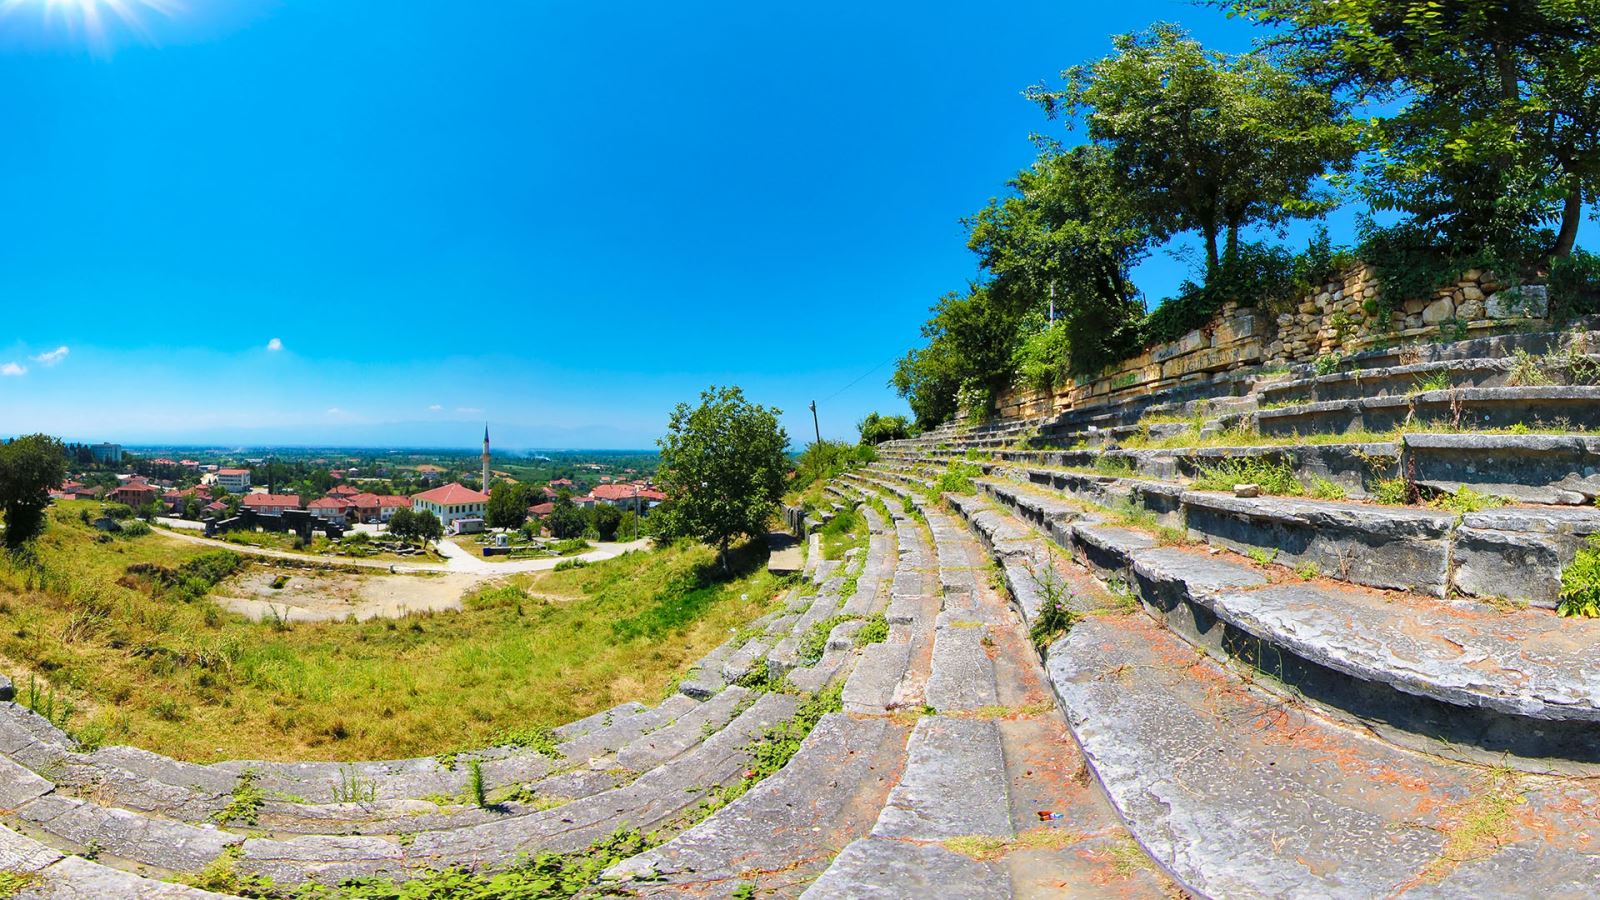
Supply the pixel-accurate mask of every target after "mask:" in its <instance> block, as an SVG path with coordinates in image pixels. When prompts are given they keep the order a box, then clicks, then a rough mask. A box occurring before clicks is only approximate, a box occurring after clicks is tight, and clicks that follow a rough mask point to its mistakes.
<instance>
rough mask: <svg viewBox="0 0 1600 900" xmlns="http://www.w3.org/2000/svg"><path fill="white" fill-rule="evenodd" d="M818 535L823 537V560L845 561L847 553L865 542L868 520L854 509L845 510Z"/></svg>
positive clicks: (820, 530) (829, 521) (830, 520)
mask: <svg viewBox="0 0 1600 900" xmlns="http://www.w3.org/2000/svg"><path fill="white" fill-rule="evenodd" d="M818 533H819V534H821V535H822V558H823V559H843V558H844V554H845V551H847V550H849V549H850V548H852V547H855V546H857V545H859V544H860V543H862V542H863V541H865V539H866V535H867V520H866V519H865V518H864V517H862V515H861V514H860V513H858V512H856V511H855V510H853V509H843V510H840V511H839V512H838V514H836V515H835V516H834V517H833V518H832V519H829V520H828V524H826V525H824V526H822V528H821V529H819V531H818Z"/></svg>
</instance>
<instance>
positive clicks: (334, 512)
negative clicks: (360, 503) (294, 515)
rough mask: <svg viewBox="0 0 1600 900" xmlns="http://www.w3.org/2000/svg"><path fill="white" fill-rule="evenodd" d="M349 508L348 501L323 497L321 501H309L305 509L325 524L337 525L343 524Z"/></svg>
mask: <svg viewBox="0 0 1600 900" xmlns="http://www.w3.org/2000/svg"><path fill="white" fill-rule="evenodd" d="M351 508H352V507H351V505H350V501H348V500H345V499H342V498H340V497H323V498H322V499H321V500H313V501H311V503H310V504H308V505H307V506H306V509H308V510H310V511H311V514H312V515H313V516H316V517H317V518H319V519H321V520H323V521H325V522H333V523H335V524H338V525H343V524H344V523H345V519H346V517H347V516H348V515H349V514H350V510H351Z"/></svg>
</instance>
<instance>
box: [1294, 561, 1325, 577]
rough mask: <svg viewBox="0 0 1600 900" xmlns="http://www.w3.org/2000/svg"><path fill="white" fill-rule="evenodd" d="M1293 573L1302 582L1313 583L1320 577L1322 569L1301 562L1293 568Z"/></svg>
mask: <svg viewBox="0 0 1600 900" xmlns="http://www.w3.org/2000/svg"><path fill="white" fill-rule="evenodd" d="M1294 573H1295V574H1296V575H1299V576H1300V578H1301V580H1302V581H1314V580H1316V579H1318V578H1321V577H1322V569H1320V568H1318V567H1317V564H1316V563H1314V562H1303V563H1301V564H1300V565H1298V566H1295V567H1294Z"/></svg>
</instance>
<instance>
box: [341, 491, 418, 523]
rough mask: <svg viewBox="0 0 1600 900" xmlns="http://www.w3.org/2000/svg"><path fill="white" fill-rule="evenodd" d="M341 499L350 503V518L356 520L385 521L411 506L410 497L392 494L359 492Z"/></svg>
mask: <svg viewBox="0 0 1600 900" xmlns="http://www.w3.org/2000/svg"><path fill="white" fill-rule="evenodd" d="M330 496H331V494H330ZM343 499H344V501H345V502H346V503H349V504H350V513H349V515H350V518H352V519H354V520H355V521H357V522H387V521H389V520H390V519H392V518H394V514H395V513H396V512H398V511H399V510H402V509H410V508H411V498H410V497H397V496H395V495H393V494H371V493H361V494H351V495H350V496H348V497H344V498H343Z"/></svg>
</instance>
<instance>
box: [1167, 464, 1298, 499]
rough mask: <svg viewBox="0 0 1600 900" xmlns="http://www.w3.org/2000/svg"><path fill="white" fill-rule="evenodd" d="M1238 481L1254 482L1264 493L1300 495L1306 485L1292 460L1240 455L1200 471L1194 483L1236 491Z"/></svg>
mask: <svg viewBox="0 0 1600 900" xmlns="http://www.w3.org/2000/svg"><path fill="white" fill-rule="evenodd" d="M1236 484H1254V485H1257V486H1258V487H1260V488H1261V492H1262V493H1264V494H1275V495H1278V496H1284V497H1299V496H1302V495H1304V494H1305V492H1306V486H1305V485H1304V484H1301V483H1300V479H1299V478H1297V477H1295V474H1294V466H1292V465H1290V464H1289V462H1288V461H1286V460H1281V459H1273V458H1270V457H1266V456H1236V457H1232V458H1229V459H1224V460H1222V461H1221V462H1219V463H1217V464H1216V465H1214V466H1208V467H1206V468H1203V469H1201V470H1200V471H1199V472H1198V473H1196V475H1195V477H1194V480H1193V482H1192V484H1191V486H1192V487H1193V488H1194V489H1195V490H1200V491H1232V490H1233V486H1234V485H1236Z"/></svg>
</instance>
